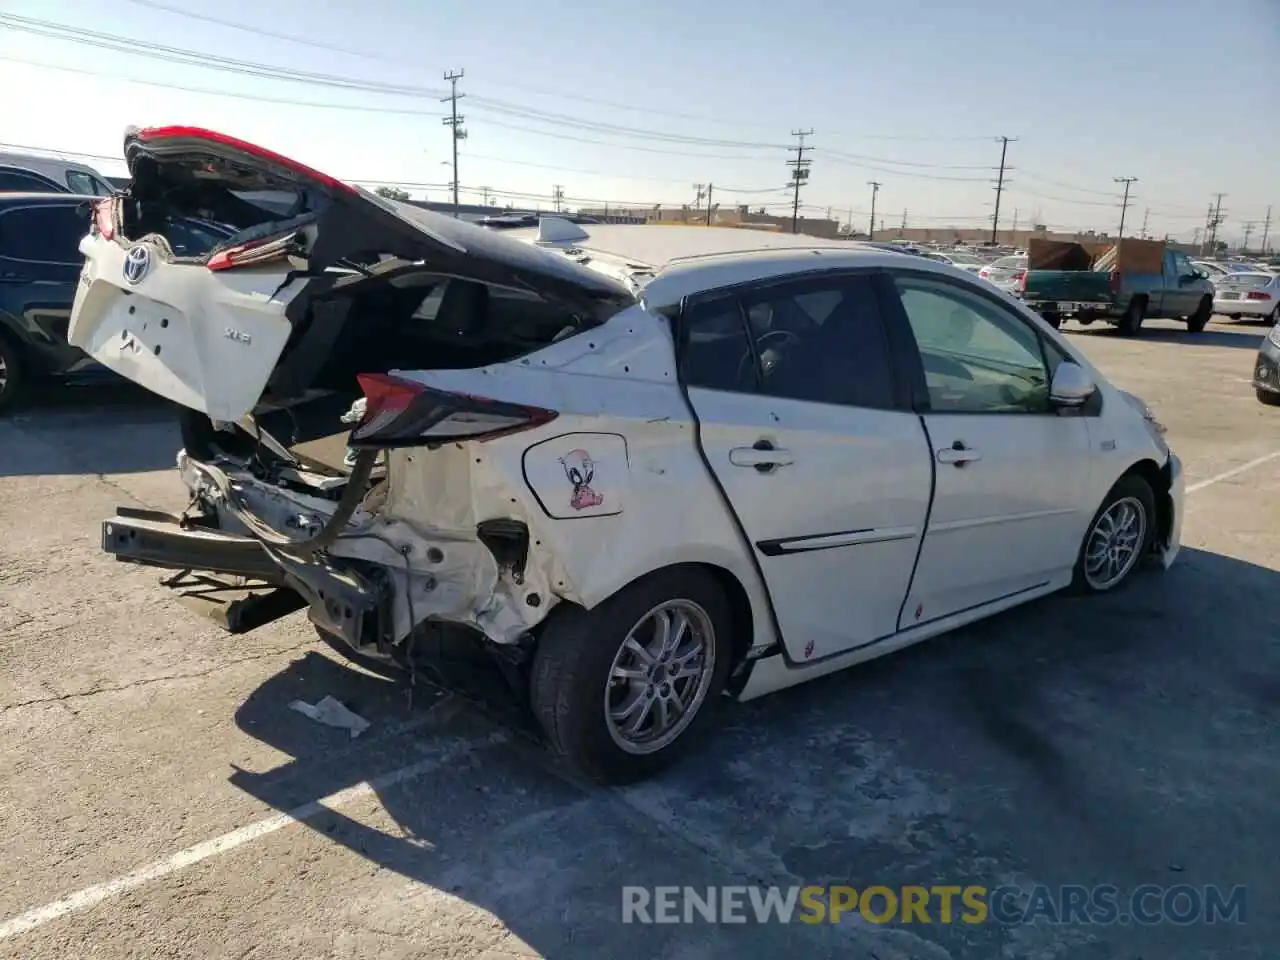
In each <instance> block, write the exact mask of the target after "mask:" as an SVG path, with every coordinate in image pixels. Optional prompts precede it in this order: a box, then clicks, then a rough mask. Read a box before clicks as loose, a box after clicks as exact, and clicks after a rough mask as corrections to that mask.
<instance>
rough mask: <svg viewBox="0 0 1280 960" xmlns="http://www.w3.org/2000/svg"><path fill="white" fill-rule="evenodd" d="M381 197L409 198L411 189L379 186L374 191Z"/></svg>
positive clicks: (389, 198) (393, 198)
mask: <svg viewBox="0 0 1280 960" xmlns="http://www.w3.org/2000/svg"><path fill="white" fill-rule="evenodd" d="M373 192H374V193H376V194H377V195H378V196H380V197H386V198H387V199H388V200H408V199H409V191H408V190H401V189H400V188H399V187H379V188H378V189H377V190H375V191H373Z"/></svg>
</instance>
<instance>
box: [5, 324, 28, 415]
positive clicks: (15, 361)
mask: <svg viewBox="0 0 1280 960" xmlns="http://www.w3.org/2000/svg"><path fill="white" fill-rule="evenodd" d="M25 375H26V370H25V368H24V366H23V362H22V354H21V353H19V351H18V348H17V347H16V346H14V344H13V341H11V340H9V339H8V338H7V337H5V335H4V334H3V333H0V413H3V412H4V411H5V410H6V409H7V408H8V407H10V406H11V405H12V404H13V402H14V401H15V400H17V398H18V396H19V395H20V394H21V393H22V385H23V382H24V380H25Z"/></svg>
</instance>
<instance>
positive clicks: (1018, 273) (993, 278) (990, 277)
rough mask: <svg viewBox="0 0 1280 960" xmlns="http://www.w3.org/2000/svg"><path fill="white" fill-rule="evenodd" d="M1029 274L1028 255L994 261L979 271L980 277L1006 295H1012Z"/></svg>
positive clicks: (1017, 255)
mask: <svg viewBox="0 0 1280 960" xmlns="http://www.w3.org/2000/svg"><path fill="white" fill-rule="evenodd" d="M1026 274H1027V255H1026V254H1014V255H1013V256H1009V257H1000V258H999V259H998V260H992V261H991V262H990V263H988V264H987V265H986V266H984V267H982V268H981V269H979V270H978V276H979V277H981V278H982V279H983V280H986V281H987V282H988V283H990V284H991V285H993V286H996V287H999V288H1000V289H1001V290H1003V291H1005V292H1006V293H1012V292H1013V291H1015V290H1017V289H1018V285H1019V284H1021V283H1022V278H1023V277H1025V276H1026Z"/></svg>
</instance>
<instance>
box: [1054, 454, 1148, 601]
mask: <svg viewBox="0 0 1280 960" xmlns="http://www.w3.org/2000/svg"><path fill="white" fill-rule="evenodd" d="M1155 528H1156V498H1155V494H1154V493H1153V492H1152V490H1151V485H1150V484H1148V483H1147V481H1146V480H1144V479H1142V477H1140V476H1138V475H1137V474H1133V473H1129V474H1125V475H1124V476H1123V477H1121V478H1120V479H1119V480H1117V481H1116V484H1115V486H1113V487H1112V488H1111V490H1110V491H1109V492H1108V493H1107V495H1106V497H1104V498H1103V501H1102V505H1101V506H1100V507H1098V510H1097V512H1096V513H1095V514H1094V515H1093V519H1092V520H1090V521H1089V528H1088V529H1087V530H1086V531H1085V535H1084V540H1083V541H1082V542H1081V544H1080V552H1079V554H1078V556H1077V557H1076V565H1075V570H1074V571H1073V573H1072V578H1071V587H1072V590H1073V591H1074V592H1076V593H1108V592H1110V591H1112V590H1115V589H1117V588H1119V587H1122V586H1124V585H1125V584H1126V583H1128V582H1129V580H1130V578H1131V577H1132V576H1133V572H1134V571H1135V570H1137V569H1138V567H1139V566H1140V565H1141V563H1142V559H1143V558H1144V557H1146V556H1147V554H1148V553H1149V552H1150V550H1151V543H1152V541H1153V539H1154V538H1155ZM1113 551H1114V552H1113Z"/></svg>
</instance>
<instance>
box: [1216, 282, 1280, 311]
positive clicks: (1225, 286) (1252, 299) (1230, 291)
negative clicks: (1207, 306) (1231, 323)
mask: <svg viewBox="0 0 1280 960" xmlns="http://www.w3.org/2000/svg"><path fill="white" fill-rule="evenodd" d="M1213 287H1214V294H1213V312H1214V313H1219V314H1222V315H1224V316H1228V317H1230V318H1231V319H1232V320H1240V319H1243V318H1245V317H1251V318H1254V319H1262V318H1266V319H1268V320H1270V321H1271V322H1272V323H1277V322H1280V276H1277V275H1276V274H1274V273H1232V274H1227V275H1225V276H1222V277H1218V278H1216V279H1215V280H1214V283H1213Z"/></svg>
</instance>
